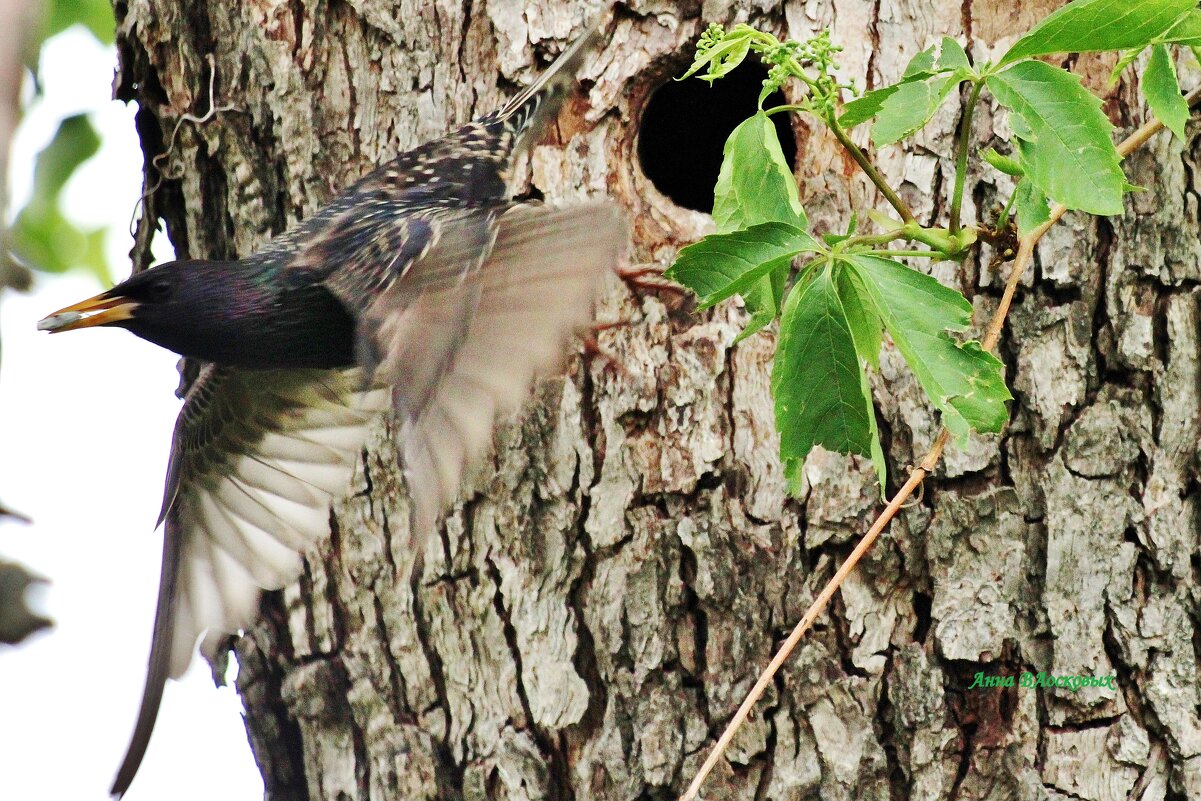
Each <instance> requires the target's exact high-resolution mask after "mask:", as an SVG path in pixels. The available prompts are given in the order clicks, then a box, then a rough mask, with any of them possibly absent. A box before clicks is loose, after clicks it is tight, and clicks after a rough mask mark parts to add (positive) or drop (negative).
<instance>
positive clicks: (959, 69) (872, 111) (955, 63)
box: [838, 36, 972, 141]
mask: <svg viewBox="0 0 1201 801" xmlns="http://www.w3.org/2000/svg"><path fill="white" fill-rule="evenodd" d="M948 72H955V73H957V74H958V75H959V76H960V80H963V79H965V78H967V77H969V76H970V75H971V74H972V69H971V64H970V63H969V62H968V58H967V53H965V52H964V51H963V47H962V46H961V45H960V44H959V43H958V42H956V41H955V40H954V39H952V38H951V37H949V36H944V37H943V39H942V42H941V43H940V45H939V46H931V47H928V48H927V49H925V50H923V51H921V52H920V53H918V54H917V55H916V56H914V57H913V58H912V59H910V61H909V65H908V66H907V67H906V68H905V72H904V74H903V75H902V76H901V80H899V81H897V82H896V83H894V84H891V85H890V86H884V87H881V88H879V89H873V90H872V91H870V92H864V93H863V95H862V96H860V97H857V98H856V99H854V100H852V101H851V102H849V103H846V104H844V105H843V107H842V116H840V117H839V118H838V124H839V125H841V126H842V127H843V128H848V129H849V128H854V127H855V126H856V125H860V124H861V123H864V122H867V121H868V120H870V119H871V118H872V117H874V116H876V115H877V114H879V113H880V112H881V110H882V109H883V108H884V104H885V102H886V101H887V100H888V99H889V98H890V97H892V96H893V95H895V94H896V93H897V92H898V91H900V90H901V88H902V87H904V86H907V85H909V84H913V83H917V82H919V81H927V80H928V79H930V78H933V77H934V76H936V75H943V74H946V73H948ZM936 108H937V107H936ZM930 114H931V115H933V114H934V112H933V111H931V112H930ZM926 119H927V121H928V120H929V118H928V117H927V118H926ZM924 124H925V122H923V123H921V124H919V125H918V126H917V127H918V128H920V127H921V126H922V125H924ZM873 138H874V135H873ZM893 141H896V140H893Z"/></svg>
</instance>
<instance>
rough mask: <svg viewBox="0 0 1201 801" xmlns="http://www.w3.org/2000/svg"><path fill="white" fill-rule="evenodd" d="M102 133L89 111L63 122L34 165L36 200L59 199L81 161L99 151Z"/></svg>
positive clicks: (34, 198)
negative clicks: (93, 125) (60, 193)
mask: <svg viewBox="0 0 1201 801" xmlns="http://www.w3.org/2000/svg"><path fill="white" fill-rule="evenodd" d="M99 149H100V135H99V134H97V133H96V129H95V128H93V127H92V122H91V120H89V119H88V117H87V115H86V114H76V115H75V116H73V117H67V118H66V119H65V120H63V121H62V122H61V123H59V126H58V131H57V132H56V133H55V134H54V138H53V139H51V140H50V144H48V145H46V147H45V149H43V150H42V152H41V153H38V157H37V163H36V165H35V166H34V168H33V198H32V199H31V200H30V201H29V203H30V205H33V204H35V203H57V200H58V193H59V192H61V191H62V188H63V186H64V185H65V184H66V183H67V181H68V180H70V178H71V176H72V175H73V174H74V173H75V170H76V169H77V168H78V167H79V165H80V164H83V163H84V162H85V161H87V160H88V159H90V158H91V157H92V156H94V155H96V151H97V150H99Z"/></svg>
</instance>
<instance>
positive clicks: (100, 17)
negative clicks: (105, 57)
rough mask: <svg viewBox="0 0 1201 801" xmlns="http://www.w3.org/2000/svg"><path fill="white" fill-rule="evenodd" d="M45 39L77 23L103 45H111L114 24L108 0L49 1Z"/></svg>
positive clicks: (114, 29)
mask: <svg viewBox="0 0 1201 801" xmlns="http://www.w3.org/2000/svg"><path fill="white" fill-rule="evenodd" d="M47 22H48V25H47V31H46V38H47V39H48V38H50V37H51V36H54V35H55V34H56V33H61V32H63V31H65V30H66V29H67V28H70V27H71V26H72V25H75V24H76V23H79V24H80V25H83V27H85V28H87V29H88V30H89V31H90V32H91V34H92V35H93V36H95V37H96V38H97V39H99V40H100V41H101V42H102V43H104V44H112V43H113V35H114V33H115V32H116V27H117V26H116V22H115V21H114V20H113V7H112V5H111V4H110V3H109V2H108V0H51V3H50V8H49V19H48V21H47Z"/></svg>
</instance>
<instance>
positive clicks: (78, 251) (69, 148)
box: [11, 114, 108, 279]
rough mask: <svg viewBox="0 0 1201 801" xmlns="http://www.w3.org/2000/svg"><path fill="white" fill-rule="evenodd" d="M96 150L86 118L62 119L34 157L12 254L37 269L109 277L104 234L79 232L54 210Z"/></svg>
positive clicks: (96, 140)
mask: <svg viewBox="0 0 1201 801" xmlns="http://www.w3.org/2000/svg"><path fill="white" fill-rule="evenodd" d="M99 148H100V137H99V136H98V135H97V134H96V131H95V129H93V128H92V124H91V122H90V121H89V120H88V118H87V116H86V115H83V114H79V115H76V116H73V117H68V118H66V119H65V120H63V121H62V122H61V123H60V124H59V126H58V131H56V132H55V134H54V138H53V139H51V140H50V143H49V144H48V145H46V147H45V148H44V149H43V150H42V151H41V152H40V153H38V155H37V161H36V162H35V164H34V169H33V196H32V197H31V198H30V199H29V203H28V204H26V206H25V208H23V209H21V210H20V212H18V213H17V216H16V219H15V220H14V222H13V226H12V233H11V236H12V239H11V242H12V246H13V248H14V249H15V250H16V251H17V253H19V254H20V255H21V256H22V257H23V258H24V259H25V260H26V261H28V262H30V263H31V264H32V265H33V266H35V267H37V268H38V269H40V270H44V271H47V272H63V271H64V270H67V269H71V268H75V267H84V268H87V269H89V270H90V271H92V272H93V273H95V274H96V275H97V276H99V277H101V278H102V279H105V278H107V276H108V265H107V262H106V260H105V257H104V237H105V233H104V230H103V229H95V230H81V229H79V228H77V227H76V226H75V225H74V224H72V223H71V221H70V220H68V219H67V218H66V217H64V216H63V214H62V212H61V211H60V208H59V198H60V195H61V194H62V191H63V187H64V186H66V184H67V181H69V180H70V179H71V176H72V175H74V174H75V171H76V170H77V169H78V168H79V166H80V165H81V164H83V163H84V162H85V161H87V160H88V159H89V158H91V157H92V156H93V155H95V154H96V151H97V150H99Z"/></svg>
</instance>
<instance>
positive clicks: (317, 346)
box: [38, 261, 354, 368]
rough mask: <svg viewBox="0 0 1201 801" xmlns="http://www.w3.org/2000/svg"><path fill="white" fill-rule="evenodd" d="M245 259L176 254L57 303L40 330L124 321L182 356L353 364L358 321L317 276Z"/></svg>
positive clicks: (239, 362) (260, 363)
mask: <svg viewBox="0 0 1201 801" xmlns="http://www.w3.org/2000/svg"><path fill="white" fill-rule="evenodd" d="M254 266H257V265H252V267H251V268H248V267H247V265H246V263H244V262H222V261H172V262H167V263H165V264H160V265H158V266H157V267H151V268H150V269H149V270H146V271H144V272H140V273H138V274H137V275H134V276H133V277H132V278H129V279H128V280H126V281H122V282H121V283H119V284H117V285H116V286H115V287H113V288H112V289H110V290H108V291H107V292H101V293H100V294H99V295H96V296H94V297H90V298H88V299H87V300H84V301H80V302H79V303H76V304H74V305H72V306H67V307H66V308H63V309H59V310H58V311H56V312H54V314H51V315H49V316H48V317H46V318H44V319H43V320H42V321H41V322H39V323H38V329H39V330H41V331H50V332H51V333H58V332H60V331H74V330H76V329H78V328H91V327H94V326H111V327H115V328H124V329H127V330H128V331H130V332H132V333H133V334H136V335H137V336H139V337H141V338H142V339H145V340H148V341H150V342H153V343H155V344H156V345H161V346H162V347H164V348H167V349H168V350H173V351H175V352H176V353H178V354H180V355H181V356H188V357H192V358H197V359H203V360H205V361H210V362H218V363H220V364H226V365H232V366H240V367H251V368H273V367H335V366H343V365H349V364H352V363H353V361H354V356H353V341H354V321H353V320H352V319H351V317H350V316H349V315H348V314H347V312H346V310H345V308H344V307H343V306H342V305H341V304H340V303H339V302H338V301H337V300H336V299H335V298H334V297H333V295H331V294H330V293H329V292H328V291H326V290H325V289H324V288H322V287H321V286H320V285H319V282H316V281H312V280H309V279H308V278H307V276H306V275H305V274H302V273H299V272H296V273H290V272H288V271H279V272H278V273H275V274H272V273H270V272H265V271H263V270H256V269H253V267H254Z"/></svg>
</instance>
